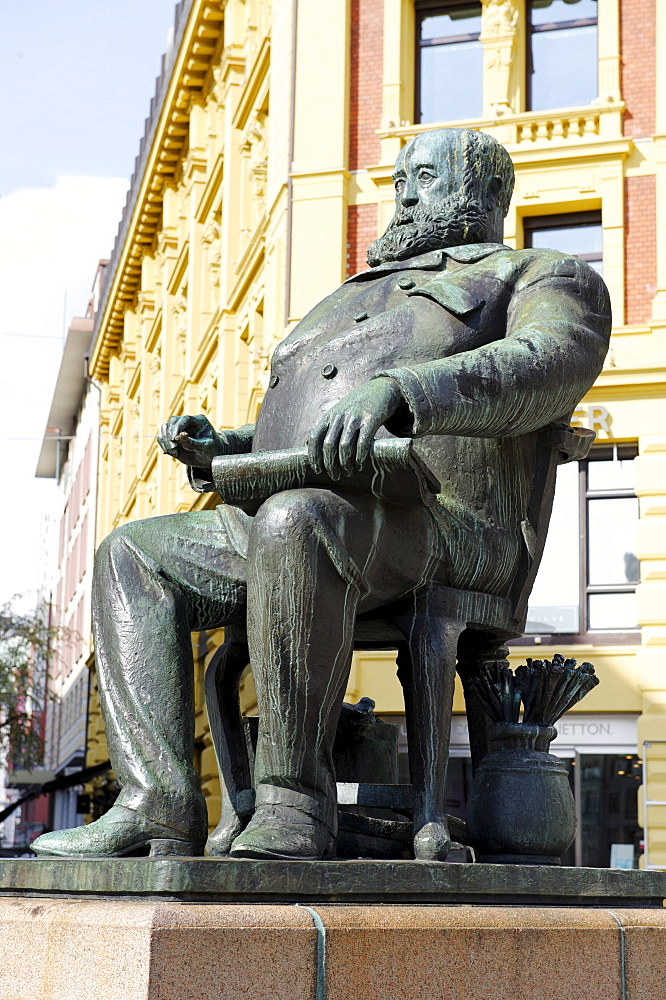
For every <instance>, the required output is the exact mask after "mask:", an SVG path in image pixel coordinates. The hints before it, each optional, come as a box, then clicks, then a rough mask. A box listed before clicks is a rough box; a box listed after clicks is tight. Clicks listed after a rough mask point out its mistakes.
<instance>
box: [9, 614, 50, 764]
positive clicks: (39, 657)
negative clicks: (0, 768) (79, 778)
mask: <svg viewBox="0 0 666 1000" xmlns="http://www.w3.org/2000/svg"><path fill="white" fill-rule="evenodd" d="M16 604H17V599H16V598H14V599H13V600H11V601H8V602H7V603H6V604H4V605H2V606H1V607H0V760H1V762H3V763H7V764H9V765H10V766H11V767H13V768H25V769H31V768H34V767H37V766H39V765H40V764H41V763H42V761H43V756H44V740H43V736H42V709H43V708H44V706H45V703H46V700H47V664H48V663H49V660H51V661H52V660H53V658H54V656H56V655H57V654H56V650H57V648H58V646H59V645H60V644H61V643H62V641H63V639H64V638H65V636H64V631H63V629H61V628H58V627H54V626H53V625H52V624H51V623H50V621H49V615H48V607H47V608H45V609H40V608H37V609H35V610H34V611H29V612H20V611H18V610H17V608H16Z"/></svg>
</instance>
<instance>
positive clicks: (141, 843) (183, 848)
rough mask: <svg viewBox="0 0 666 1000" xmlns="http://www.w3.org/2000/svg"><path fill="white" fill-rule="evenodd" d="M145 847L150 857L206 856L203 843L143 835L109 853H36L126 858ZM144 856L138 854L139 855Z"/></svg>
mask: <svg viewBox="0 0 666 1000" xmlns="http://www.w3.org/2000/svg"><path fill="white" fill-rule="evenodd" d="M144 847H149V848H150V850H149V852H148V857H149V858H164V857H179V858H202V857H203V856H204V851H203V845H201V844H194V843H188V842H187V841H185V840H171V839H168V838H164V837H143V838H142V839H140V840H137V841H135V842H134V843H133V844H129V845H128V846H127V847H123V848H122V849H121V850H117V851H111V852H109V853H108V854H88V853H85V854H84V853H79V854H69V853H62V854H58V853H57V852H55V851H51V852H47V851H44V852H42V851H40V850H37V851H35V854H36V855H37V857H39V858H74V859H77V860H78V859H86V858H126V857H128V856H132V854H133V852H135V851H139V850H141V848H144ZM143 856H144V855H138V857H143Z"/></svg>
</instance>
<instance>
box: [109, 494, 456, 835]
mask: <svg viewBox="0 0 666 1000" xmlns="http://www.w3.org/2000/svg"><path fill="white" fill-rule="evenodd" d="M444 549H445V545H444V541H443V536H442V532H441V528H438V527H437V526H436V525H435V523H434V521H433V520H432V518H431V516H430V515H429V514H428V512H427V510H426V509H425V508H417V507H399V506H395V505H392V504H386V503H383V502H381V501H378V500H376V499H375V498H373V497H365V496H360V495H352V494H345V493H343V492H337V491H336V492H333V491H329V490H324V489H299V490H291V491H287V492H284V493H280V494H277V495H275V496H273V497H271V498H270V499H269V500H267V501H266V503H264V504H263V506H262V507H261V508H260V510H259V512H258V513H257V515H256V516H255V517H254V518H248V517H246V516H245V515H238V514H236V513H234V511H233V509H232V508H224V507H222V508H220V509H219V512H218V511H215V510H211V511H199V512H193V513H184V514H174V515H169V516H166V517H157V518H151V519H149V520H145V521H136V522H132V523H129V524H126V525H123V526H122V527H120V528H117V529H116V530H115V531H114V532H112V533H111V534H110V535H109V536H108V537H107V538H106V539H105V540H104V541H103V542H102V544H101V545H100V547H99V550H98V552H97V556H96V561H95V573H94V580H93V628H94V635H95V649H96V656H97V671H98V683H99V691H100V696H101V702H102V712H103V715H104V721H105V725H106V734H107V740H108V746H109V755H110V758H111V763H112V765H113V768H114V771H115V774H116V777H117V779H118V781H119V783H120V785H121V788H122V791H121V794H120V797H119V799H118V802H119V804H122V805H125V806H127V807H129V808H131V809H135V810H138V811H140V812H142V813H143V814H144V815H147V816H149V817H150V818H152V819H154V820H156V821H157V822H160V823H165V824H168V825H171V826H173V827H174V828H176V829H178V830H182V831H185V832H187V833H197V834H199V835H200V834H201V832H202V829H203V828H205V804H204V800H203V797H202V795H201V791H200V787H199V781H198V778H197V776H196V774H195V772H194V769H193V766H192V758H193V751H194V691H193V658H192V645H191V632H192V631H195V630H203V629H212V628H217V627H219V626H223V625H225V624H230V623H232V622H236V621H239V620H243V619H244V618H246V620H247V629H248V641H249V648H250V658H251V662H252V670H253V675H254V680H255V686H256V690H257V698H258V705H259V716H260V727H259V742H258V747H257V757H256V769H255V783H256V785H257V786H259V785H261V784H267V785H272V786H276V787H278V788H280V787H281V788H289V789H293V790H296V791H301V792H303V793H305V794H307V795H311V796H315V797H316V798H317V799H318V800H319V801H321V803H322V806H323V807H324V808H325V812H326V813H327V814H328V815H329V817H330V819H331V823H332V822H333V819H332V812H333V811H334V803H335V774H334V769H333V761H332V744H333V739H334V736H335V730H336V726H337V721H338V715H339V711H340V705H341V703H342V699H343V696H344V691H345V687H346V685H347V680H348V676H349V668H350V664H351V655H352V643H353V631H354V621H355V617H356V614H357V613H358V612H359V611H366V610H371V609H372V608H374V607H379V606H381V605H382V604H386V603H389V602H390V601H393V600H395V599H397V598H398V597H400V596H402V595H404V594H408V593H410V592H411V591H413V590H415V589H416V588H417V587H418V586H420V585H421V584H423V583H425V582H427V581H428V580H432V579H438V580H440V581H441V582H446V581H447V579H450V574H449V569H448V567H447V563H446V558H445V556H444V554H443V553H444Z"/></svg>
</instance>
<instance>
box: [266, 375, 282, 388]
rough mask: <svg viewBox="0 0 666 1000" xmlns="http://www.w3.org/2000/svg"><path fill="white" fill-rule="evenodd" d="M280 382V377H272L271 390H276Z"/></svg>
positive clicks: (269, 381) (270, 380)
mask: <svg viewBox="0 0 666 1000" xmlns="http://www.w3.org/2000/svg"><path fill="white" fill-rule="evenodd" d="M279 381H280V377H279V375H271V377H270V379H269V380H268V387H269V389H274V388H275V386H276V385H277V384H278V382H279Z"/></svg>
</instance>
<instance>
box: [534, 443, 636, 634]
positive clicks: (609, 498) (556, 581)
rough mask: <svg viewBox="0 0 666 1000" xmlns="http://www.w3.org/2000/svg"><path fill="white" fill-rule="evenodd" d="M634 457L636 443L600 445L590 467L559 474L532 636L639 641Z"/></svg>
mask: <svg viewBox="0 0 666 1000" xmlns="http://www.w3.org/2000/svg"><path fill="white" fill-rule="evenodd" d="M636 453H637V449H636V448H635V446H633V445H608V446H604V445H600V446H597V447H594V448H593V449H592V451H591V453H590V457H589V458H588V459H587V460H586V461H584V462H578V463H575V462H572V463H571V464H570V465H563V466H561V467H560V469H559V470H558V474H557V488H556V490H555V502H554V504H553V514H552V517H551V521H550V529H549V532H548V538H547V540H546V547H545V549H544V553H543V559H542V561H541V565H540V567H539V572H538V574H537V578H536V581H535V584H534V588H533V590H532V595H531V599H530V605H529V609H528V614H527V626H526V633H527V634H528V635H539V636H542V637H544V636H548V635H558V636H562V635H566V636H569V637H571V638H572V639H573V640H574V641H575V637H576V636H583V635H587V636H588V640H589V641H598V639H599V637H600V636H601V635H607V636H609V637H611V639H612V638H614V639H615V640H617V638H618V637H619V636H620V635H624V636H626V637H627V638H629V639H630V640H633V641H634V642H635V641H637V640H636V632H637V629H638V621H637V611H636V585H637V583H638V582H639V561H638V558H637V556H636V532H637V523H638V500H637V498H636V495H635V493H634V462H633V459H634V457H635V456H636ZM590 633H592V635H590Z"/></svg>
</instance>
